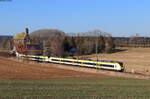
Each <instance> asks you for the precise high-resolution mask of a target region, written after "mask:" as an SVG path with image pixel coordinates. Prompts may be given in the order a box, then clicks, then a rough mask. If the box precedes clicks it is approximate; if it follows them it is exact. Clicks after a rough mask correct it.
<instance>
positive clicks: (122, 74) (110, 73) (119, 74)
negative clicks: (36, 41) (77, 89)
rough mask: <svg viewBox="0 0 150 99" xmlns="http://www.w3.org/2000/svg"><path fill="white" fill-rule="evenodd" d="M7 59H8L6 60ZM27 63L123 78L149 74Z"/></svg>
mask: <svg viewBox="0 0 150 99" xmlns="http://www.w3.org/2000/svg"><path fill="white" fill-rule="evenodd" d="M0 59H1V60H5V61H6V60H7V59H5V58H2V57H0ZM11 60H13V61H16V62H17V63H20V62H23V63H27V60H25V61H24V60H23V59H19V58H11ZM7 61H8V60H7ZM28 63H29V64H40V65H42V66H48V67H49V66H51V67H55V68H61V69H67V70H73V71H80V72H85V73H94V74H104V75H108V76H113V77H125V78H138V79H150V75H146V74H142V73H137V72H134V73H132V72H128V71H124V72H118V71H109V70H102V69H95V68H86V67H81V66H73V65H65V64H56V65H51V64H54V63H39V62H33V61H29V60H28Z"/></svg>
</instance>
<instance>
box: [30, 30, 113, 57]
mask: <svg viewBox="0 0 150 99" xmlns="http://www.w3.org/2000/svg"><path fill="white" fill-rule="evenodd" d="M70 34H71V33H69V34H67V33H64V32H62V31H60V30H47V29H43V30H37V31H35V32H32V33H31V34H30V36H31V38H32V40H33V41H34V42H38V43H39V44H40V45H41V48H42V49H43V52H44V55H47V56H56V57H66V56H74V55H87V54H93V53H96V52H97V53H104V52H106V53H110V52H112V51H113V50H114V48H115V45H114V43H113V38H112V36H111V35H110V34H108V33H105V32H101V31H100V30H94V31H90V32H84V33H76V35H70Z"/></svg>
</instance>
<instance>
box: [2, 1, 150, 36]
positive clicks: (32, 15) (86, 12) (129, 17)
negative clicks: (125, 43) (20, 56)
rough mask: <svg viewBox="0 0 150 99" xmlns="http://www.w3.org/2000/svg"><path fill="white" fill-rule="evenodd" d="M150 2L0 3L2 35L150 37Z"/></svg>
mask: <svg viewBox="0 0 150 99" xmlns="http://www.w3.org/2000/svg"><path fill="white" fill-rule="evenodd" d="M149 5H150V0H12V1H11V2H7V1H5V2H4V1H3V2H2V1H0V35H14V34H15V33H19V32H22V31H24V29H25V28H26V27H28V28H29V29H30V31H31V32H32V31H35V30H38V29H59V30H62V31H64V32H85V31H89V30H94V29H100V30H102V31H105V32H108V33H110V34H112V35H113V36H134V35H135V34H136V33H138V34H139V35H140V36H150V6H149Z"/></svg>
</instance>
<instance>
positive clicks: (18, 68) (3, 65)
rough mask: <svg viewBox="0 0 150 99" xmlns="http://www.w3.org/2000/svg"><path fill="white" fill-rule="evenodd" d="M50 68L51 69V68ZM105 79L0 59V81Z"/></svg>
mask: <svg viewBox="0 0 150 99" xmlns="http://www.w3.org/2000/svg"><path fill="white" fill-rule="evenodd" d="M51 66H52V67H51ZM94 77H107V76H105V75H103V74H90V73H83V72H78V71H73V70H66V69H60V68H57V65H56V68H55V67H54V64H50V65H49V66H41V65H38V64H37V63H36V64H28V63H24V62H19V61H15V60H12V59H9V58H6V57H0V79H16V80H32V79H33V80H38V79H50V78H94Z"/></svg>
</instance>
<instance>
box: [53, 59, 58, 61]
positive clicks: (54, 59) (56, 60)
mask: <svg viewBox="0 0 150 99" xmlns="http://www.w3.org/2000/svg"><path fill="white" fill-rule="evenodd" d="M52 61H60V60H58V59H52Z"/></svg>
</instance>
